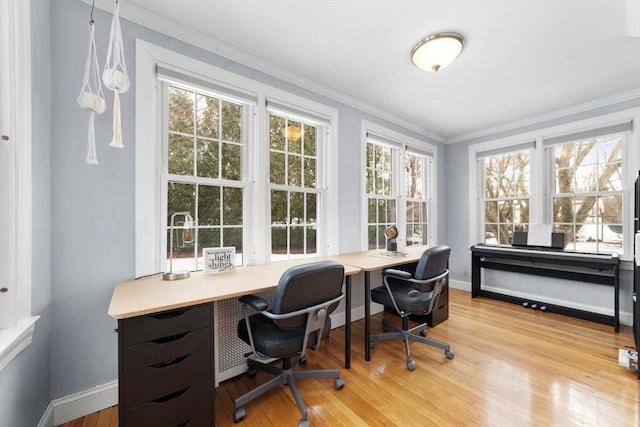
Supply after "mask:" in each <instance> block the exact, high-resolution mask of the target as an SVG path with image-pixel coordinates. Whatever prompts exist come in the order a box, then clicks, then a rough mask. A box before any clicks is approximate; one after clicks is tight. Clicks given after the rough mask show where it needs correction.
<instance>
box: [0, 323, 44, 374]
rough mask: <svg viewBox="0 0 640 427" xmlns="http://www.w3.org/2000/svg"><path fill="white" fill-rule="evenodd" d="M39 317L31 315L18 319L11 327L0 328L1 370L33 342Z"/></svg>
mask: <svg viewBox="0 0 640 427" xmlns="http://www.w3.org/2000/svg"><path fill="white" fill-rule="evenodd" d="M39 318H40V316H34V317H29V318H26V319H22V320H20V321H18V323H17V324H16V325H15V326H13V327H11V328H5V329H0V371H2V370H3V369H4V367H5V366H7V365H8V364H9V362H11V360H13V358H14V357H16V356H17V355H18V354H19V353H20V352H21V351H22V350H23V349H25V348H26V347H27V346H28V345H29V344H31V341H32V339H33V332H34V330H35V327H36V320H38V319H39Z"/></svg>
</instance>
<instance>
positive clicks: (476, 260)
mask: <svg viewBox="0 0 640 427" xmlns="http://www.w3.org/2000/svg"><path fill="white" fill-rule="evenodd" d="M480 277H481V276H480V257H479V256H475V255H474V254H473V253H472V254H471V298H475V297H477V296H479V295H480V286H481V285H480Z"/></svg>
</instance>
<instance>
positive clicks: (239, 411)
mask: <svg viewBox="0 0 640 427" xmlns="http://www.w3.org/2000/svg"><path fill="white" fill-rule="evenodd" d="M246 416H247V411H245V410H244V406H241V407H239V408H236V409H235V410H234V411H233V421H234V422H236V423H239V422H240V421H242V420H244V417H246Z"/></svg>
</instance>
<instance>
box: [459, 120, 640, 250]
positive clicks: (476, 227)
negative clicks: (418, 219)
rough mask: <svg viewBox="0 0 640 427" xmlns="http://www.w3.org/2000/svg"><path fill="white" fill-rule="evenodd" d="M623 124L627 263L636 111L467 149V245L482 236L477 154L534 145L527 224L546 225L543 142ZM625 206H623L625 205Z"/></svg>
mask: <svg viewBox="0 0 640 427" xmlns="http://www.w3.org/2000/svg"><path fill="white" fill-rule="evenodd" d="M625 121H632V123H633V128H632V130H631V132H629V133H628V136H627V147H626V152H625V154H624V155H623V162H624V164H623V174H624V176H623V198H624V201H623V236H624V237H623V238H624V246H623V250H624V254H622V255H621V259H622V260H623V261H630V260H632V258H633V240H634V239H633V236H632V233H633V224H632V220H633V203H629V201H633V183H634V180H635V178H636V175H637V171H638V167H639V165H640V158H639V155H640V150H639V149H638V145H639V144H640V135H639V132H638V126H639V124H640V108H632V109H626V110H621V111H618V112H615V113H610V114H603V115H601V116H596V117H592V118H588V119H583V120H578V121H575V122H570V123H565V124H561V125H557V126H552V127H547V128H541V129H538V130H534V131H529V132H525V133H521V134H517V135H514V136H509V137H505V138H500V139H496V140H491V141H487V142H483V143H478V144H475V145H471V146H469V152H468V154H469V163H468V164H469V171H470V172H469V187H468V188H469V206H471V207H474V206H475V209H474V208H472V209H469V223H470V224H471V227H470V229H469V245H470V246H471V245H475V244H477V243H478V242H480V241H481V240H480V233H484V228H483V224H482V223H481V222H480V221H481V215H480V213H479V212H480V197H479V185H478V181H479V177H480V171H479V167H478V162H477V161H476V159H477V157H478V155H479V153H482V152H484V151H492V150H497V149H501V148H504V149H506V150H507V149H508V147H509V146H514V145H517V144H521V143H523V142H525V141H532V140H533V141H535V148H534V149H533V157H532V159H531V164H532V166H531V168H530V174H531V197H530V205H529V220H530V223H531V224H543V223H547V224H548V223H550V221H552V220H553V204H552V202H551V197H552V193H553V191H552V187H551V185H552V182H553V180H552V179H551V178H550V171H549V168H550V166H549V161H548V157H547V154H546V150H545V147H544V141H545V140H549V139H551V138H557V137H560V136H562V135H567V134H574V133H581V132H585V131H590V130H593V131H594V132H595V131H596V130H597V129H599V128H606V127H608V126H613V125H616V124H620V123H622V122H625ZM625 202H626V203H625Z"/></svg>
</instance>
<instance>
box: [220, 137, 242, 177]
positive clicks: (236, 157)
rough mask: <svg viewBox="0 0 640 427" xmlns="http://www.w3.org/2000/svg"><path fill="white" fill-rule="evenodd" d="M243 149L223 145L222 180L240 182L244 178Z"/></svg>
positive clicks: (233, 145) (236, 146)
mask: <svg viewBox="0 0 640 427" xmlns="http://www.w3.org/2000/svg"><path fill="white" fill-rule="evenodd" d="M241 159H242V147H241V146H240V145H237V144H227V143H222V179H230V180H235V181H238V180H240V178H241V176H242V170H241V165H242V160H241Z"/></svg>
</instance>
